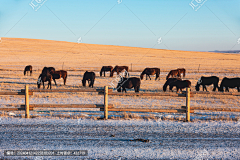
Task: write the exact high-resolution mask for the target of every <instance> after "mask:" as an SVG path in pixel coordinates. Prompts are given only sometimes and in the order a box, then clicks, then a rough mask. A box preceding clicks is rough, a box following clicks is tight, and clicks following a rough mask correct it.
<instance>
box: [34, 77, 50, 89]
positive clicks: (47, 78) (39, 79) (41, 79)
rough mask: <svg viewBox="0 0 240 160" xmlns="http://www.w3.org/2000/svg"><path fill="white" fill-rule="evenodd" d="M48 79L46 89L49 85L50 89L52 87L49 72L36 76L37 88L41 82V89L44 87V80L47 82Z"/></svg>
mask: <svg viewBox="0 0 240 160" xmlns="http://www.w3.org/2000/svg"><path fill="white" fill-rule="evenodd" d="M47 81H48V87H47V89H48V88H49V86H50V89H51V88H52V84H51V81H52V75H51V74H49V73H48V74H40V75H39V77H38V81H37V86H38V89H39V88H40V87H41V83H43V89H44V88H45V86H44V82H47Z"/></svg>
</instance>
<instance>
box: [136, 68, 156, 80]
mask: <svg viewBox="0 0 240 160" xmlns="http://www.w3.org/2000/svg"><path fill="white" fill-rule="evenodd" d="M144 74H146V80H147V76H148V77H149V78H150V80H151V77H150V75H154V74H156V78H155V80H157V79H159V80H160V68H145V69H144V70H143V72H142V74H141V75H140V78H141V80H142V79H143V76H144Z"/></svg>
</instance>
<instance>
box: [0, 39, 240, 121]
mask: <svg viewBox="0 0 240 160" xmlns="http://www.w3.org/2000/svg"><path fill="white" fill-rule="evenodd" d="M0 54H1V58H0V71H1V72H0V89H1V90H2V91H16V90H20V89H23V88H24V86H25V85H26V84H29V86H30V88H36V87H37V86H36V82H37V78H38V75H39V74H40V72H41V70H42V68H43V67H44V66H48V67H50V66H52V67H55V68H56V69H57V70H59V69H62V68H63V69H65V70H67V71H68V78H67V85H66V86H63V81H62V80H57V83H58V84H59V85H58V86H55V85H53V89H55V88H63V89H69V88H81V87H82V84H81V79H82V75H83V73H84V72H85V71H86V70H93V71H95V72H96V76H97V77H96V81H95V87H103V86H105V85H109V84H110V82H112V81H113V80H114V78H109V77H99V70H100V68H101V67H102V66H104V65H112V66H115V65H127V66H129V68H130V69H131V64H132V71H131V70H130V71H131V72H130V75H131V76H137V77H139V75H140V73H141V71H142V70H143V69H144V68H145V67H159V68H160V69H161V76H160V78H161V79H160V80H159V81H155V80H154V78H155V76H152V80H145V77H144V80H142V81H141V90H140V92H146V91H154V92H162V86H163V84H164V83H165V81H166V80H165V79H166V75H167V73H168V72H169V70H171V69H175V68H182V67H184V68H186V70H187V74H186V77H185V78H184V79H189V80H190V81H191V82H192V86H191V90H195V88H194V86H195V84H196V83H197V81H198V79H199V78H200V77H201V76H202V75H205V76H211V75H215V76H218V77H220V81H221V79H222V78H223V77H225V76H227V77H239V72H240V55H239V54H224V53H211V52H193V51H177V50H163V49H149V48H137V47H123V46H111V45H96V44H84V43H79V44H78V43H71V42H61V41H50V40H38V39H23V38H2V42H1V43H0ZM26 65H32V66H33V75H32V76H31V77H30V76H24V75H23V69H24V67H25V66H26ZM107 75H108V76H109V73H107ZM114 77H116V76H114ZM219 84H220V82H219ZM207 88H208V90H209V91H211V89H212V86H211V87H207ZM201 89H202V87H201ZM230 91H231V92H237V90H236V89H231V90H230ZM32 97H33V99H34V101H37V102H38V99H40V100H39V101H42V102H43V103H47V102H48V103H55V102H54V99H57V101H61V102H62V103H72V102H73V101H76V103H77V102H81V101H77V100H78V99H84V100H89V101H91V102H93V103H95V102H101V101H102V99H103V98H102V96H100V97H99V96H97V95H96V96H95V95H93V94H92V93H68V94H67V93H59V94H55V93H54V94H52V93H46V94H35V95H34V96H32ZM16 99H17V100H16ZM23 99H24V97H22V98H18V96H1V97H0V100H1V102H2V104H1V107H6V106H7V104H10V105H16V104H19V101H21V100H23ZM65 99H66V100H65ZM110 101H111V103H112V104H114V105H115V107H130V108H132V107H138V108H144V107H145V108H146V107H147V108H153V109H158V108H181V106H182V105H184V104H185V100H184V99H182V98H176V97H174V98H173V97H124V98H121V97H110ZM82 103H84V102H82ZM191 106H207V107H232V108H239V106H240V100H239V96H230V95H228V96H221V95H196V96H195V97H193V98H191ZM121 114H122V115H123V117H124V118H126V119H128V118H136V119H138V118H140V116H139V114H136V113H124V112H123V113H121ZM4 115H5V113H2V116H4ZM51 116H54V115H51ZM59 116H60V117H61V115H55V117H59ZM68 116H70V115H66V114H65V115H63V117H68ZM70 117H72V118H74V117H75V118H76V117H77V118H79V117H85V116H81V115H80V116H79V115H78V116H76V115H73V116H70ZM148 117H153V119H154V117H155V116H151V115H148ZM93 118H94V117H93ZM173 119H174V118H173ZM181 119H184V118H182V117H178V120H181ZM212 119H231V118H228V117H225V118H224V117H222V118H216V117H212Z"/></svg>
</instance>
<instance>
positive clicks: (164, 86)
mask: <svg viewBox="0 0 240 160" xmlns="http://www.w3.org/2000/svg"><path fill="white" fill-rule="evenodd" d="M176 80H181V79H180V78H168V80H167V81H166V82H165V84H164V85H163V91H164V92H166V90H167V86H168V85H169V84H170V83H172V82H174V81H176Z"/></svg>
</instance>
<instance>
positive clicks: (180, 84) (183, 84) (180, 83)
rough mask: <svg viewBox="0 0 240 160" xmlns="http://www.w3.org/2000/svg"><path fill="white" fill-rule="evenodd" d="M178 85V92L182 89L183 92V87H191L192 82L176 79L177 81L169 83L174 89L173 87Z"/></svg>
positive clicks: (170, 87)
mask: <svg viewBox="0 0 240 160" xmlns="http://www.w3.org/2000/svg"><path fill="white" fill-rule="evenodd" d="M174 86H176V88H177V93H178V90H179V89H180V90H181V92H182V89H183V88H189V87H191V82H190V81H189V80H183V81H182V80H176V81H173V82H172V83H170V84H169V89H170V90H171V91H172V89H173V87H174Z"/></svg>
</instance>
